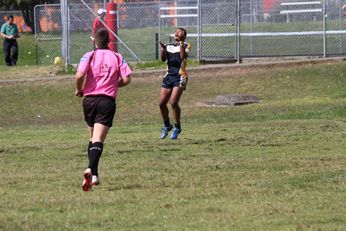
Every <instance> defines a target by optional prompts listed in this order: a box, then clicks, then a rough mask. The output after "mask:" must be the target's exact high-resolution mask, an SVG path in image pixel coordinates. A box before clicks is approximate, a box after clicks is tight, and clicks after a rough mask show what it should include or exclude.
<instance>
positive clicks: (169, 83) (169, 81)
mask: <svg viewBox="0 0 346 231" xmlns="http://www.w3.org/2000/svg"><path fill="white" fill-rule="evenodd" d="M187 79H188V77H186V83H187ZM179 86H180V75H172V74H166V75H165V77H164V78H163V80H162V85H161V87H163V88H167V89H173V88H174V87H179ZM185 87H186V85H185Z"/></svg>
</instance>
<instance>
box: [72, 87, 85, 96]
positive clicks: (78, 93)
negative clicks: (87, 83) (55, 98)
mask: <svg viewBox="0 0 346 231" xmlns="http://www.w3.org/2000/svg"><path fill="white" fill-rule="evenodd" d="M74 95H75V96H78V97H83V91H79V90H77V89H76V91H75V93H74Z"/></svg>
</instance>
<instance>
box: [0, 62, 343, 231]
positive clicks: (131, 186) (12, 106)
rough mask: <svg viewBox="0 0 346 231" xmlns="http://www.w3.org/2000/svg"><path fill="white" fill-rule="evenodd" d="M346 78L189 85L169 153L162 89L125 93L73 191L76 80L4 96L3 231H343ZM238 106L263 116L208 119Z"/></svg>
mask: <svg viewBox="0 0 346 231" xmlns="http://www.w3.org/2000/svg"><path fill="white" fill-rule="evenodd" d="M344 73H346V66H345V63H343V62H340V63H325V64H319V65H317V64H312V65H306V66H293V67H286V68H285V67H280V68H273V67H271V68H270V71H269V68H268V69H266V68H261V67H256V68H248V69H247V70H246V71H241V73H239V72H238V71H237V69H234V71H230V72H229V73H228V72H207V71H206V72H205V73H199V74H198V75H197V74H193V73H190V80H189V85H188V89H187V91H186V92H185V93H184V95H183V97H182V100H181V108H182V126H183V132H182V134H181V137H180V139H179V140H176V141H170V140H160V139H159V136H160V130H159V128H160V127H161V119H160V115H159V109H158V105H157V104H158V96H159V88H160V82H161V79H160V78H157V77H155V76H152V77H147V78H134V79H133V81H132V83H131V85H129V86H128V87H126V88H123V89H121V91H120V95H119V98H118V101H117V106H118V108H117V114H116V119H115V127H114V128H112V129H111V131H110V133H109V136H108V137H107V140H106V143H105V148H104V153H103V156H102V158H101V162H100V170H99V171H100V174H101V180H102V182H101V185H100V186H99V187H97V188H96V189H95V190H94V191H93V192H90V193H84V192H83V191H82V190H81V182H82V172H83V170H84V169H85V167H86V164H87V157H86V145H87V139H88V137H87V129H86V126H85V124H84V122H83V121H82V117H83V116H82V109H81V99H79V98H76V97H74V96H73V92H74V91H73V81H72V80H71V81H69V80H65V81H50V82H33V83H30V84H24V83H23V84H16V85H13V84H1V85H0V87H1V91H0V98H1V100H2V102H4V103H3V104H2V110H1V111H0V140H1V142H0V162H1V164H0V172H1V173H2V178H1V179H2V183H1V187H0V195H1V202H0V207H1V213H0V230H82V229H84V230H344V227H345V226H346V219H345V213H346V209H345V208H346V207H345V206H344V205H345V202H346V198H345V193H346V184H345V182H346V170H345V166H346V157H345V145H346V142H345V138H346V133H345V132H346V121H345V114H346V107H345V105H346V98H345V97H346V94H345V92H346V87H345V86H346V79H345V74H344ZM227 93H246V94H253V95H256V96H258V97H259V98H260V99H261V103H259V104H252V105H246V106H238V107H224V108H212V107H204V106H203V105H202V103H203V101H204V100H207V99H212V98H213V97H215V96H216V95H218V94H227Z"/></svg>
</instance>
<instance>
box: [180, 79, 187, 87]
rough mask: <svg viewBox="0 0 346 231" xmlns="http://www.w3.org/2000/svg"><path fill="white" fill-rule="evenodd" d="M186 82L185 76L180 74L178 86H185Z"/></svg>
mask: <svg viewBox="0 0 346 231" xmlns="http://www.w3.org/2000/svg"><path fill="white" fill-rule="evenodd" d="M186 84H187V77H182V76H180V84H179V86H180V87H186Z"/></svg>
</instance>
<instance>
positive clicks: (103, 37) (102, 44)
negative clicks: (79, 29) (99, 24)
mask: <svg viewBox="0 0 346 231" xmlns="http://www.w3.org/2000/svg"><path fill="white" fill-rule="evenodd" d="M95 44H96V46H97V48H100V49H106V48H108V44H109V33H108V30H106V29H104V28H100V29H98V30H97V31H96V34H95Z"/></svg>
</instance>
